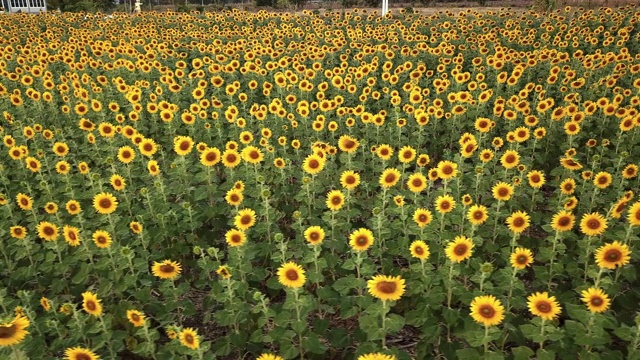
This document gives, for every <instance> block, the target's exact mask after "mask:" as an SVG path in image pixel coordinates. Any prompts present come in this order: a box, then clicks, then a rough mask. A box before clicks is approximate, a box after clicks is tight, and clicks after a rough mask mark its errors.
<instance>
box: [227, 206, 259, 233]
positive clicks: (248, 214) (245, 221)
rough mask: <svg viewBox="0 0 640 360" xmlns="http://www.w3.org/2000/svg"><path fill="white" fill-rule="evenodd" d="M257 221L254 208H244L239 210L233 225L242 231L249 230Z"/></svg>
mask: <svg viewBox="0 0 640 360" xmlns="http://www.w3.org/2000/svg"><path fill="white" fill-rule="evenodd" d="M255 223H256V212H255V211H253V210H252V209H242V210H240V211H238V213H237V214H236V217H235V219H234V220H233V225H234V226H235V227H237V228H238V229H240V230H242V231H246V230H248V229H249V228H250V227H252V226H253V225H255Z"/></svg>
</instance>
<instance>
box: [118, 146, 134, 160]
mask: <svg viewBox="0 0 640 360" xmlns="http://www.w3.org/2000/svg"><path fill="white" fill-rule="evenodd" d="M135 158H136V153H135V152H134V151H133V148H131V147H130V146H123V147H121V148H120V149H118V160H119V161H120V162H121V163H123V164H130V163H131V162H132V161H133V159H135Z"/></svg>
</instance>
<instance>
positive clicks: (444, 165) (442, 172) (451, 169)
mask: <svg viewBox="0 0 640 360" xmlns="http://www.w3.org/2000/svg"><path fill="white" fill-rule="evenodd" d="M437 171H438V177H439V178H440V179H442V180H449V179H452V178H454V177H456V175H458V164H456V163H454V162H451V161H448V160H444V161H440V162H439V163H438V167H437Z"/></svg>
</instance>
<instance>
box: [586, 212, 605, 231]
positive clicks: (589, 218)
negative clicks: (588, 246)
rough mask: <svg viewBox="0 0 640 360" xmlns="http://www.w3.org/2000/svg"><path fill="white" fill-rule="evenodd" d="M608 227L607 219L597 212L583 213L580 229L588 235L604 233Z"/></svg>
mask: <svg viewBox="0 0 640 360" xmlns="http://www.w3.org/2000/svg"><path fill="white" fill-rule="evenodd" d="M606 229H607V219H605V218H604V217H603V216H602V215H600V214H599V213H597V212H594V213H591V214H584V215H582V219H580V231H581V232H582V233H583V234H585V235H587V236H598V235H602V233H604V231H605V230H606Z"/></svg>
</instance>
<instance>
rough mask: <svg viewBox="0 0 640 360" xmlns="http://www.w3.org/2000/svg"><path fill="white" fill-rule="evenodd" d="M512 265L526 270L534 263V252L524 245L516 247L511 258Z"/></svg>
mask: <svg viewBox="0 0 640 360" xmlns="http://www.w3.org/2000/svg"><path fill="white" fill-rule="evenodd" d="M509 262H510V263H511V266H513V267H514V268H516V269H518V270H524V269H525V268H526V267H527V266H529V265H531V264H532V263H533V253H532V252H531V250H529V249H525V248H522V247H519V248H516V250H515V251H514V252H513V253H512V254H511V257H510V258H509Z"/></svg>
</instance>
